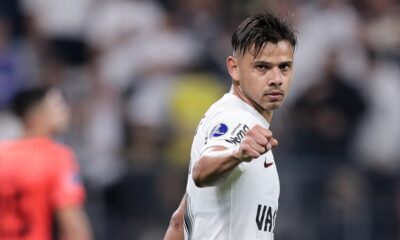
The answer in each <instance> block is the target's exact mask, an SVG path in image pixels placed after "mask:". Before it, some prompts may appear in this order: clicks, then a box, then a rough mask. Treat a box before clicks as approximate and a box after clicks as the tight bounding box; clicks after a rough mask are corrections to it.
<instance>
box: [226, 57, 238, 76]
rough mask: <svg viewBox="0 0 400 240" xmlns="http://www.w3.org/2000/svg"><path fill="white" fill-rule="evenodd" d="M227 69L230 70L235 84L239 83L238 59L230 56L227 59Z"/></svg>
mask: <svg viewBox="0 0 400 240" xmlns="http://www.w3.org/2000/svg"><path fill="white" fill-rule="evenodd" d="M226 68H227V69H228V72H229V75H231V78H232V80H233V81H234V82H235V83H238V82H239V67H238V62H237V58H235V57H233V56H229V57H228V58H227V59H226Z"/></svg>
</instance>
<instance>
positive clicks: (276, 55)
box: [165, 13, 296, 240]
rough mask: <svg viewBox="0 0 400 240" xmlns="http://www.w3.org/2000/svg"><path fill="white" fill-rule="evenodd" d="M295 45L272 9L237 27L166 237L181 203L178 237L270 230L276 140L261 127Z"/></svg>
mask: <svg viewBox="0 0 400 240" xmlns="http://www.w3.org/2000/svg"><path fill="white" fill-rule="evenodd" d="M295 46H296V35H295V33H294V31H293V29H292V27H291V26H290V25H289V24H288V23H287V22H285V21H284V20H282V19H280V18H279V17H277V16H275V15H273V14H271V13H265V14H258V15H254V16H252V17H249V18H248V19H246V20H245V21H244V22H242V23H241V24H240V25H239V27H238V28H237V29H236V31H235V32H234V34H233V36H232V47H233V55H232V56H229V57H228V58H227V69H228V72H229V74H230V76H231V78H232V85H231V90H230V92H229V93H227V94H225V95H224V96H223V97H222V98H221V99H220V100H218V101H217V102H216V103H214V104H213V105H212V106H211V107H210V109H209V110H208V111H207V112H206V114H205V115H204V116H203V118H202V120H201V121H200V123H199V126H198V128H197V131H196V134H195V137H194V141H193V146H192V152H191V162H190V166H189V175H188V184H187V189H186V190H187V194H186V195H185V197H184V200H183V203H181V205H180V207H179V208H178V210H177V212H176V213H174V216H173V218H172V220H171V224H170V227H169V229H168V230H167V234H166V236H165V239H182V235H181V233H182V228H181V224H180V222H181V221H182V217H181V216H182V211H183V208H184V207H183V205H186V207H185V213H184V217H183V218H184V230H185V231H184V236H185V239H208V240H210V239H268V240H271V239H273V238H274V233H273V232H274V228H275V219H276V216H277V210H278V198H279V192H280V187H279V179H278V173H277V168H276V165H275V161H274V158H273V155H272V152H271V151H270V150H271V149H272V148H274V147H275V146H277V144H278V142H277V140H276V139H275V138H274V137H273V134H272V132H271V131H270V130H269V129H268V128H269V126H270V122H271V120H272V115H273V112H274V110H275V109H278V108H279V107H280V106H281V104H282V102H283V100H284V98H285V95H286V94H287V93H288V90H289V87H290V84H291V79H292V72H293V58H294V49H295ZM175 217H176V219H174V218H175ZM174 235H175V236H174ZM174 237H175V238H174Z"/></svg>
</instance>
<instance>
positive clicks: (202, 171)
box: [193, 147, 242, 187]
mask: <svg viewBox="0 0 400 240" xmlns="http://www.w3.org/2000/svg"><path fill="white" fill-rule="evenodd" d="M241 162H242V161H241V160H240V159H239V157H238V153H237V150H230V149H226V148H224V147H214V148H212V149H209V150H208V151H207V152H205V153H204V154H203V155H202V157H201V158H200V159H199V160H198V161H197V162H196V164H195V166H194V167H193V180H194V182H195V184H196V186H198V187H206V186H212V185H214V184H215V182H217V181H218V180H220V179H222V178H224V177H226V176H227V175H228V174H230V173H231V172H232V170H233V169H234V168H235V167H236V166H238V165H239V164H240V163H241Z"/></svg>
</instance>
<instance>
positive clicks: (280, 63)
mask: <svg viewBox="0 0 400 240" xmlns="http://www.w3.org/2000/svg"><path fill="white" fill-rule="evenodd" d="M261 64H264V65H271V66H275V65H276V66H279V65H292V64H293V61H283V62H278V63H275V64H274V63H272V62H267V61H263V60H257V61H254V62H253V65H261Z"/></svg>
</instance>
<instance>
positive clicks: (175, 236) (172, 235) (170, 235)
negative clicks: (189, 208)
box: [164, 195, 186, 240]
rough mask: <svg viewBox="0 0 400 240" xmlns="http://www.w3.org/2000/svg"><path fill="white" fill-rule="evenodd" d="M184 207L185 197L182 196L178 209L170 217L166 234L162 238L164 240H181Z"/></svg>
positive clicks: (182, 237)
mask: <svg viewBox="0 0 400 240" xmlns="http://www.w3.org/2000/svg"><path fill="white" fill-rule="evenodd" d="M185 207H186V195H185V196H183V198H182V201H181V203H180V204H179V207H178V209H176V211H175V212H174V214H173V215H172V217H171V221H170V223H169V226H168V229H167V232H166V234H165V236H164V240H183V239H184V233H183V216H184V213H185Z"/></svg>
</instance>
